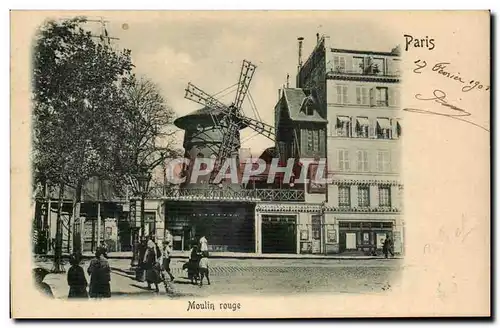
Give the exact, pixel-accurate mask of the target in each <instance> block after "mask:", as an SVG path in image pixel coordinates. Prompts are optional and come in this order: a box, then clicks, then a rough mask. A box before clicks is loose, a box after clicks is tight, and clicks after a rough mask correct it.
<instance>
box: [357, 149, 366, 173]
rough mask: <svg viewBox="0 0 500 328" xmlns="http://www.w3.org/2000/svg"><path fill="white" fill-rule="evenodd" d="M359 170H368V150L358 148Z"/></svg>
mask: <svg viewBox="0 0 500 328" xmlns="http://www.w3.org/2000/svg"><path fill="white" fill-rule="evenodd" d="M358 171H359V172H368V152H367V151H366V150H358Z"/></svg>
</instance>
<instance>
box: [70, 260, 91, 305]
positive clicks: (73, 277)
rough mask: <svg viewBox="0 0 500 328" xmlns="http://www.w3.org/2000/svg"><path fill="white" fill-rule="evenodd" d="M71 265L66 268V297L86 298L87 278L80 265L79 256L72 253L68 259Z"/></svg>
mask: <svg viewBox="0 0 500 328" xmlns="http://www.w3.org/2000/svg"><path fill="white" fill-rule="evenodd" d="M69 263H70V264H71V267H70V268H69V270H68V277H67V280H68V286H69V293H68V298H88V297H89V295H88V293H87V278H85V272H84V271H83V268H82V267H81V266H80V256H79V255H78V254H73V255H72V256H71V258H70V260H69Z"/></svg>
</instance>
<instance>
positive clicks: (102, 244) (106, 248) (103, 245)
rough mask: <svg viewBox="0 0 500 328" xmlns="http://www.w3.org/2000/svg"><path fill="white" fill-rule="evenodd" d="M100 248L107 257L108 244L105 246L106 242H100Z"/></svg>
mask: <svg viewBox="0 0 500 328" xmlns="http://www.w3.org/2000/svg"><path fill="white" fill-rule="evenodd" d="M99 247H100V248H102V249H103V250H104V252H105V254H106V256H107V255H108V250H109V249H108V244H106V242H105V241H104V240H102V241H101V245H100V246H99Z"/></svg>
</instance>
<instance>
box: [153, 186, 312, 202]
mask: <svg viewBox="0 0 500 328" xmlns="http://www.w3.org/2000/svg"><path fill="white" fill-rule="evenodd" d="M148 197H151V198H167V199H173V200H175V199H178V200H225V201H250V202H254V201H285V202H286V201H289V202H301V201H305V192H304V190H298V189H241V190H230V189H220V190H217V189H213V190H210V189H172V188H164V187H153V188H151V189H150V192H149V194H148Z"/></svg>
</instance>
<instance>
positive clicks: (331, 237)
mask: <svg viewBox="0 0 500 328" xmlns="http://www.w3.org/2000/svg"><path fill="white" fill-rule="evenodd" d="M326 236H327V239H326V242H327V243H329V244H335V243H336V242H337V232H336V231H335V230H328V232H327V234H326Z"/></svg>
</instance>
